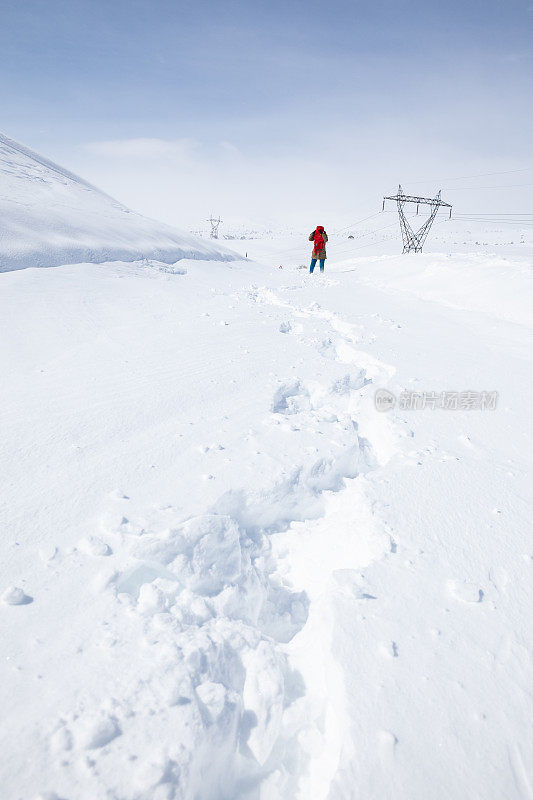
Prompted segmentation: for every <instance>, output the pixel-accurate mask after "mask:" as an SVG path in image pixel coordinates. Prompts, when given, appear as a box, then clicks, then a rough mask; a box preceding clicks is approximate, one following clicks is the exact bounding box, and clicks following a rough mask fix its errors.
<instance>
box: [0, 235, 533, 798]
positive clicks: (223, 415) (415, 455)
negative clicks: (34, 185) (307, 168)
mask: <svg viewBox="0 0 533 800" xmlns="http://www.w3.org/2000/svg"><path fill="white" fill-rule="evenodd" d="M394 233H395V237H396V238H395V240H394V242H393V244H394V247H395V248H396V249H397V248H398V231H397V230H395V232H394ZM95 236H96V233H95ZM391 241H392V240H391ZM428 244H429V243H428ZM433 244H434V243H433ZM448 245H449V246H448ZM448 245H446V243H444V244H443V245H442V247H441V251H442V253H441V254H431V253H428V254H424V255H422V256H416V255H410V256H393V255H387V256H379V253H380V252H381V251H382V249H383V248H382V246H381V244H380V243H379V242H376V243H375V245H374V248H373V249H372V250H371V251H370V253H371V254H370V255H368V256H366V255H364V254H365V252H367V251H365V250H363V251H361V250H360V249H357V247H358V244H357V242H356V240H350V241H347V240H346V239H343V240H342V242H341V240H340V238H338V239H336V238H335V237H334V236H332V237H331V240H330V244H329V254H330V259H328V262H327V267H326V269H327V272H326V275H325V276H320V275H319V274H316V273H315V274H314V275H312V276H310V275H308V274H307V272H305V271H303V270H299V269H298V266H299V264H307V261H308V255H309V252H308V251H309V244H308V242H306V241H305V237H303V240H301V241H300V240H297V238H296V237H290V238H284V239H282V240H281V239H280V240H277V241H276V240H254V241H253V242H245V241H242V242H232V246H235V248H236V249H237V248H238V249H239V251H240V252H241V253H242V254H243V255H244V254H245V253H246V252H248V256H249V257H251V258H252V259H254V260H253V261H244V260H242V261H239V260H237V261H231V262H223V261H221V260H218V261H207V260H198V259H199V255H198V251H197V252H196V253H195V255H196V258H195V259H182V260H180V261H178V262H177V263H176V264H174V265H171V264H165V263H162V262H159V261H154V260H150V259H148V260H143V261H137V262H132V263H124V262H120V261H114V262H113V263H102V264H94V263H92V264H87V263H86V264H80V263H78V264H73V265H67V266H58V267H57V268H56V269H51V270H48V269H45V270H43V269H32V268H28V269H22V270H16V271H11V272H8V273H6V274H3V275H1V276H0V284H1V292H0V298H1V299H0V303H1V307H0V318H1V324H2V331H1V338H0V359H1V361H0V366H1V370H2V375H3V387H2V388H3V391H2V406H1V414H2V437H1V443H0V468H1V476H0V482H1V486H2V506H1V524H2V531H3V542H4V547H3V558H2V561H1V566H0V593H1V594H2V598H3V602H2V603H1V604H0V624H1V631H2V642H3V652H4V658H3V659H2V662H1V667H0V669H1V672H0V698H1V707H2V738H1V743H0V748H1V752H2V765H1V767H0V785H1V786H2V790H1V793H0V794H1V795H2V797H5V798H6V800H7V798H9V800H19V799H20V800H33V799H34V798H36V797H42V798H48V800H57V798H61V799H67V798H68V800H95V798H98V800H100V799H101V798H108V799H109V800H111V799H113V800H163V798H164V799H165V800H172V799H174V800H177V799H178V798H179V800H181V799H182V798H183V800H193V799H194V800H197V799H198V800H219V799H220V800H222V799H223V798H224V799H226V800H230V799H231V800H233V799H235V800H237V798H239V800H278V799H279V798H283V800H285V799H287V800H289V799H290V800H293V798H295V799H296V798H301V800H304V799H305V800H309V799H310V798H311V799H312V800H345V799H348V798H350V800H352V798H353V800H357V798H364V800H384V799H385V798H387V799H388V798H391V800H392V799H393V800H428V798H431V799H432V800H451V799H453V800H464V798H469V800H470V799H472V800H473V799H474V798H479V799H480V800H481V798H482V799H483V800H502V798H506V799H507V798H509V799H512V800H514V799H515V798H516V800H518V799H519V798H531V797H533V773H532V769H531V764H533V738H532V737H531V717H532V715H533V700H532V698H531V679H532V675H531V641H532V634H533V618H532V615H531V607H532V602H533V591H532V588H531V587H532V577H533V575H532V571H533V545H532V542H531V535H530V530H531V524H530V519H531V488H530V479H529V478H528V474H529V472H530V470H531V461H532V459H531V452H532V450H533V447H532V444H533V443H532V441H531V438H532V437H531V424H530V408H529V398H530V397H531V396H532V395H533V378H532V376H533V371H532V364H531V362H532V353H533V348H532V344H533V342H532V339H533V331H532V327H533V319H532V318H531V314H530V312H529V309H530V308H531V302H532V299H533V290H532V259H531V245H530V244H528V243H527V242H526V243H525V244H523V245H521V244H520V243H519V242H517V244H516V245H515V244H513V245H510V244H509V245H506V246H504V245H503V244H501V245H499V246H498V248H497V250H496V253H495V252H494V249H495V248H494V247H493V248H491V247H489V246H487V247H484V248H483V247H481V248H480V249H477V250H476V249H474V248H468V247H465V249H464V250H463V251H462V254H461V251H460V252H459V253H456V254H454V255H453V256H449V255H447V253H450V252H452V250H453V249H454V246H453V241H452V239H450V241H449V242H448ZM391 246H392V244H391ZM390 252H391V253H393V252H394V250H391V251H390ZM32 263H33V261H30V262H28V264H29V266H31V264H32ZM280 265H282V266H283V269H279V266H280ZM379 389H387V390H388V391H390V392H392V393H393V395H394V396H395V398H396V405H395V407H394V409H392V410H390V411H388V412H383V411H381V412H380V411H378V410H376V407H375V400H374V398H375V393H376V391H377V390H379ZM412 392H416V393H417V395H416V396H415V400H416V397H418V403H421V402H422V401H423V393H427V396H426V398H425V404H426V407H425V409H423V410H422V409H416V408H409V407H402V406H405V405H407V406H408V405H409V403H410V402H412V401H413V395H412V394H410V393H412ZM443 392H444V393H446V394H445V395H444V397H445V398H446V402H447V403H448V405H451V406H452V407H450V408H447V409H439V408H433V407H432V406H435V405H437V406H438V405H439V403H440V402H441V399H442V397H443V395H442V393H443ZM466 392H471V393H473V394H461V393H466ZM481 392H487V393H488V394H487V395H486V396H484V397H483V398H482V396H481V394H479V393H481ZM494 392H498V398H497V401H496V407H495V408H493V407H492V406H493V405H494V402H495V395H494V394H493V393H494ZM452 393H460V394H452ZM482 399H483V402H484V403H485V404H486V405H487V408H485V409H483V410H481V409H478V410H476V409H475V408H473V409H472V408H469V406H471V405H472V404H474V405H475V404H476V403H481V402H482ZM454 403H456V404H457V406H458V407H457V408H453V406H454Z"/></svg>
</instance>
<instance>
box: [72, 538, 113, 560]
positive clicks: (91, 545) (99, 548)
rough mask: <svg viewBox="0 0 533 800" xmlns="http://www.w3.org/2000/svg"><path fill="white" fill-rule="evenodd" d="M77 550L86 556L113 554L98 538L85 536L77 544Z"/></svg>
mask: <svg viewBox="0 0 533 800" xmlns="http://www.w3.org/2000/svg"><path fill="white" fill-rule="evenodd" d="M78 550H80V551H81V552H82V553H85V554H86V555H88V556H110V555H111V553H112V552H113V551H112V550H111V548H110V547H109V545H108V544H106V543H105V542H104V541H102V539H100V538H99V537H98V536H87V538H85V539H81V541H79V542H78Z"/></svg>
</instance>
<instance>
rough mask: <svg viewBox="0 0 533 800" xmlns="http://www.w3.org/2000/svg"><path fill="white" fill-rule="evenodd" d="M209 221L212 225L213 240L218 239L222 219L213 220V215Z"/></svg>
mask: <svg viewBox="0 0 533 800" xmlns="http://www.w3.org/2000/svg"><path fill="white" fill-rule="evenodd" d="M207 221H208V222H210V223H211V239H218V226H219V225H220V223H221V222H222V220H221V219H220V217H219V218H218V219H213V215H212V214H211V216H210V217H209V219H208V220H207Z"/></svg>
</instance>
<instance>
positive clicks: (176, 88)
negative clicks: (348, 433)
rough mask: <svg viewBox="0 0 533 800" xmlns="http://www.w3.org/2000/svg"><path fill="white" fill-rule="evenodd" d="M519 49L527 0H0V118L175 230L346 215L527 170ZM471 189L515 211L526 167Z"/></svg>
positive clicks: (529, 22) (532, 77)
mask: <svg viewBox="0 0 533 800" xmlns="http://www.w3.org/2000/svg"><path fill="white" fill-rule="evenodd" d="M532 43H533V0H500V1H499V2H496V0H484V2H478V1H477V0H475V1H472V0H466V1H463V2H457V0H451V2H442V3H436V2H433V1H432V0H428V2H426V3H423V2H419V1H418V0H415V2H403V1H402V0H396V2H390V1H389V0H377V1H375V2H357V1H355V2H353V1H352V2H345V0H333V2H330V3H329V4H326V3H318V2H316V0H308V1H307V2H301V1H300V0H296V1H295V0H293V1H292V2H280V0H272V1H271V2H268V3H263V2H261V3H258V2H242V1H241V0H233V2H232V1H231V0H230V2H225V3H224V4H222V3H215V2H190V1H189V0H187V1H186V2H168V0H152V2H148V1H147V0H128V1H127V2H125V0H107V1H106V2H103V1H102V0H92V2H88V1H87V0H71V1H70V2H65V0H42V1H41V2H37V1H36V0H26V1H25V2H23V3H21V2H20V0H19V1H18V2H11V0H3V2H2V25H1V27H0V60H1V64H2V75H3V80H2V82H1V84H0V103H1V108H2V112H3V113H2V118H3V130H4V132H5V133H6V134H7V135H8V136H12V137H13V138H16V139H18V140H20V141H22V142H24V143H25V144H27V145H29V146H30V147H33V148H34V149H36V150H39V151H41V152H43V153H44V154H45V155H48V156H49V157H52V158H54V159H56V160H58V161H60V162H61V163H63V164H65V166H68V167H70V168H72V169H74V170H76V171H78V172H80V173H82V174H83V176H84V177H86V178H88V179H89V180H92V181H93V182H95V183H97V184H98V185H100V186H102V188H104V189H106V190H107V191H108V192H110V193H111V194H114V195H115V196H117V197H118V198H119V199H120V200H123V201H124V202H126V203H128V204H130V205H132V206H133V207H134V208H136V209H138V210H141V211H143V212H144V213H148V214H151V215H152V216H158V217H159V218H164V219H166V220H167V221H169V222H174V223H175V224H180V223H181V224H183V225H186V226H191V225H193V224H194V221H195V220H196V218H197V217H202V218H203V217H205V214H206V213H209V211H210V210H211V209H212V210H214V211H216V212H217V213H221V214H223V215H226V216H227V217H228V218H235V219H240V218H249V219H256V218H259V219H263V218H267V217H268V218H270V219H271V220H273V221H276V220H277V219H278V218H279V217H280V216H281V217H282V218H283V219H287V220H294V221H296V220H299V219H300V218H302V219H303V218H306V216H307V215H308V214H320V215H321V216H323V215H331V216H334V217H335V218H336V219H337V218H340V217H342V216H343V214H344V212H346V218H347V219H348V220H349V219H350V218H353V214H354V213H355V214H356V215H357V213H359V211H361V212H365V211H366V209H367V208H369V207H370V206H371V204H372V203H373V202H375V201H379V196H380V195H381V194H382V193H383V192H384V191H389V190H390V189H392V188H393V187H394V186H395V185H396V184H397V183H398V181H399V180H402V181H403V183H404V184H405V188H406V189H409V188H410V186H409V184H410V181H412V182H413V184H414V182H415V181H417V180H420V179H424V178H425V177H426V176H427V177H428V178H431V179H433V178H441V177H444V178H445V177H447V176H452V177H453V176H457V175H463V174H466V175H470V174H477V173H483V172H491V171H499V170H502V171H504V170H507V169H509V170H511V169H519V168H525V167H533V148H532V145H531V142H532V141H533V136H532V133H533V131H532V122H533V112H532V105H533V104H532V100H531V98H532V97H533V44H532ZM511 178H512V180H511ZM441 183H442V184H443V185H445V183H446V182H445V181H441ZM474 183H475V185H476V186H480V187H484V186H487V187H489V186H493V185H494V184H495V183H496V184H497V185H502V186H508V187H509V188H506V189H505V190H502V191H501V192H500V193H498V195H497V196H495V192H494V190H493V189H488V188H487V190H483V191H481V190H480V191H479V192H476V193H475V194H472V192H473V191H474V190H469V189H462V190H461V191H459V190H457V191H456V190H455V189H454V187H456V186H458V185H459V184H458V183H457V182H456V183H453V182H451V183H450V184H449V187H447V188H448V189H449V191H451V192H452V193H453V197H452V200H453V201H454V202H456V201H457V200H458V199H459V201H460V202H461V203H463V206H464V204H465V203H467V204H469V205H470V206H472V204H474V205H475V206H476V208H477V206H478V205H479V203H480V202H482V203H484V204H485V205H486V204H487V203H489V204H492V205H491V206H490V207H491V208H496V206H495V205H494V202H496V205H497V206H498V208H496V210H498V211H499V210H504V209H503V208H500V207H499V206H501V205H502V203H504V204H505V205H506V207H509V204H511V205H512V204H513V203H515V202H519V204H520V205H521V206H524V203H526V204H527V202H528V197H529V196H531V189H532V188H533V187H527V186H526V185H525V184H527V183H533V170H531V171H530V172H524V173H519V174H517V175H515V176H514V177H513V175H509V176H499V177H498V179H497V180H496V179H494V178H492V179H477V180H476V181H474ZM463 184H464V186H469V185H471V184H472V181H470V182H468V181H466V182H463ZM515 184H524V186H523V188H521V189H520V188H516V187H515ZM415 188H416V189H417V191H421V192H422V191H427V192H432V191H433V190H434V189H436V188H439V185H435V183H434V181H433V180H431V181H428V182H427V186H426V185H425V183H420V184H419V185H417V187H414V186H413V191H414V189H415ZM461 192H462V194H461ZM483 192H486V193H487V194H486V195H484V194H483ZM469 193H470V194H469ZM467 198H468V199H467ZM529 205H532V204H531V203H529ZM476 208H469V210H476ZM481 210H490V208H489V207H487V208H484V209H481ZM511 210H513V211H515V210H517V209H511ZM518 210H520V209H518ZM525 210H531V209H525Z"/></svg>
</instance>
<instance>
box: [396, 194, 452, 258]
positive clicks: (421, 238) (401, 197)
mask: <svg viewBox="0 0 533 800" xmlns="http://www.w3.org/2000/svg"><path fill="white" fill-rule="evenodd" d="M385 200H396V203H397V204H398V214H399V215H400V228H401V231H402V240H403V252H404V253H421V252H422V247H423V246H424V242H425V241H426V238H427V235H428V233H429V229H430V228H431V226H432V225H433V220H434V219H435V217H436V216H437V211H438V210H439V208H449V209H450V217H451V216H452V207H451V205H450V204H449V203H445V202H444V201H443V200H441V199H440V189H439V191H438V192H437V194H436V196H435V197H413V196H412V195H408V194H404V193H403V189H402V187H401V186H398V194H397V195H395V196H394V197H384V198H383V210H384V209H385ZM405 203H416V213H417V214H418V206H420V205H429V206H431V213H430V215H429V217H428V219H427V220H426V221H425V222H424V224H423V225H422V227H421V228H420V230H418V231H416V232H415V231H414V230H413V229H412V228H411V226H410V225H409V223H408V222H407V218H406V216H405V213H404V210H403V207H404V204H405Z"/></svg>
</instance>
